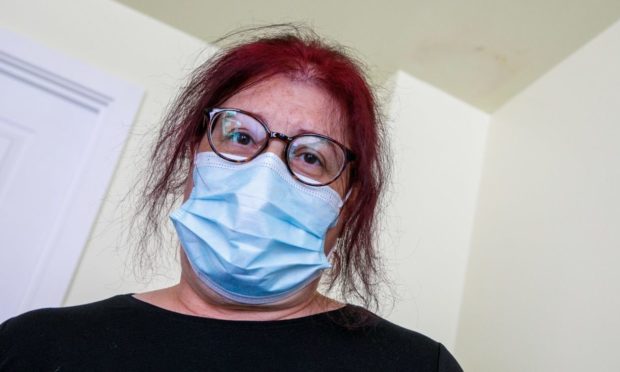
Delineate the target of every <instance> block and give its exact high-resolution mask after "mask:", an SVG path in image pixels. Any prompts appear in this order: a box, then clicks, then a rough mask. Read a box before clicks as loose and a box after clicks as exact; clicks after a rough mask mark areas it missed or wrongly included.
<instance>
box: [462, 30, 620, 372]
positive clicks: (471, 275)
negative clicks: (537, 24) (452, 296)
mask: <svg viewBox="0 0 620 372" xmlns="http://www.w3.org/2000/svg"><path fill="white" fill-rule="evenodd" d="M619 66H620V22H618V23H616V24H615V25H614V26H612V27H611V28H610V29H608V30H607V31H606V32H604V33H603V34H601V35H600V36H598V37H597V38H595V39H594V40H593V41H591V42H590V43H588V44H587V45H586V46H585V47H583V48H582V49H580V50H579V51H577V52H576V53H575V54H573V55H572V56H571V57H570V58H568V59H567V60H565V61H563V62H562V63H561V64H559V65H558V66H556V67H555V68H554V69H552V70H551V71H550V72H549V73H547V74H546V75H545V76H543V77H542V78H541V79H539V80H538V81H537V82H535V83H534V84H532V85H531V86H530V87H529V88H528V89H526V90H525V91H524V92H522V93H521V94H519V95H518V96H517V97H515V98H514V99H513V100H511V101H510V102H509V103H508V104H506V105H505V106H503V107H502V108H501V109H500V110H499V111H498V112H497V113H495V114H494V115H493V117H492V120H491V126H490V132H489V141H488V146H487V150H486V155H485V165H484V171H483V178H482V183H481V188H480V202H479V205H478V210H477V217H476V228H475V233H474V239H473V244H472V255H471V258H470V266H469V268H468V274H467V282H466V290H465V294H464V299H465V301H464V304H463V310H462V313H461V320H460V328H459V336H458V340H457V348H456V351H457V353H458V355H460V356H461V362H462V363H463V365H464V367H465V369H466V370H470V371H479V372H485V371H488V372H496V371H502V372H510V371H515V372H517V371H519V372H522V371H527V372H536V371H541V372H542V371H546V372H547V371H562V372H570V371H575V372H577V371H597V372H603V371H609V372H611V371H620V358H618V356H617V353H618V350H619V349H620V316H619V315H618V314H620V68H619Z"/></svg>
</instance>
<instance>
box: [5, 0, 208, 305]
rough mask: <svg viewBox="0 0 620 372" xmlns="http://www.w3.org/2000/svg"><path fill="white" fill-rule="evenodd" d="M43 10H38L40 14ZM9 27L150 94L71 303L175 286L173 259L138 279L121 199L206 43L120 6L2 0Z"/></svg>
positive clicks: (101, 214)
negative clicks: (150, 277) (154, 273)
mask: <svg viewBox="0 0 620 372" xmlns="http://www.w3.org/2000/svg"><path fill="white" fill-rule="evenodd" d="M33 9H36V11H33ZM0 24H1V25H2V27H4V28H6V29H8V30H9V31H13V32H16V33H19V34H21V35H23V36H25V37H28V38H30V39H32V40H34V41H35V42H38V43H41V44H43V45H45V46H47V47H51V48H53V49H55V50H57V51H59V52H61V53H64V54H66V55H68V56H70V57H73V58H76V59H78V60H81V61H83V62H86V63H89V64H91V65H93V66H95V67H97V68H99V69H101V70H104V71H106V72H108V73H110V74H112V75H115V76H117V77H120V78H123V79H126V80H128V81H132V82H134V83H136V84H138V85H140V86H142V87H143V88H144V89H145V98H144V100H143V103H142V107H141V109H140V112H139V114H138V117H137V119H136V122H135V124H134V127H133V128H132V130H131V134H130V136H129V139H128V142H127V144H126V146H125V149H124V152H123V155H122V156H121V160H120V163H119V165H118V168H117V170H116V173H115V175H114V178H113V180H112V182H111V185H110V187H109V190H108V194H107V196H106V199H105V201H104V202H103V206H102V208H101V210H100V212H99V215H98V218H97V221H96V223H95V226H94V227H93V230H92V233H91V236H90V239H89V241H88V243H87V245H86V247H85V248H84V252H83V256H82V259H81V263H80V265H79V267H78V270H77V272H76V274H75V277H74V280H73V284H72V287H71V289H70V290H69V292H68V293H67V295H66V301H65V302H66V304H77V303H84V302H88V301H93V300H98V299H102V298H105V297H109V296H111V295H114V294H118V293H124V292H132V291H139V290H144V289H146V288H155V287H160V286H163V285H166V284H169V283H172V282H174V281H176V277H177V271H178V270H177V268H176V265H175V264H174V262H171V263H170V264H169V265H168V266H162V267H161V268H160V270H159V271H158V274H159V275H158V276H156V277H155V278H154V279H153V280H152V281H150V282H146V281H145V282H142V281H141V280H136V279H134V277H133V275H132V274H133V273H132V270H131V269H130V268H129V267H130V263H129V262H128V261H127V260H126V258H127V254H128V252H129V249H128V248H129V247H127V246H126V244H124V241H123V239H122V238H121V237H122V236H124V234H125V232H126V229H125V226H126V222H127V218H128V216H129V215H130V211H131V209H132V205H131V204H130V203H127V202H124V201H122V199H123V198H124V197H125V195H126V193H127V190H130V189H131V186H132V185H133V182H135V180H136V178H135V177H136V173H137V171H139V170H141V169H142V168H143V166H144V156H145V154H146V153H147V151H145V149H146V148H148V146H149V140H150V138H151V136H152V134H153V133H155V132H156V131H157V128H158V125H159V123H160V119H161V116H162V112H163V110H164V109H165V108H166V105H167V104H168V102H169V100H170V99H171V97H172V96H173V95H174V94H175V93H176V91H177V89H178V87H179V85H180V82H181V81H182V79H183V78H184V76H185V75H186V74H187V73H189V71H191V69H192V67H193V66H194V65H195V64H196V63H198V62H200V61H202V60H204V59H205V58H206V57H207V55H208V53H209V52H208V50H206V49H205V48H206V45H205V43H204V42H202V41H200V40H197V39H195V38H193V37H190V36H188V35H186V34H183V33H182V32H179V31H177V30H176V29H173V28H171V27H169V26H167V25H164V24H162V23H160V22H158V21H155V20H152V19H150V18H147V17H146V16H144V15H142V14H140V13H138V12H135V11H133V10H131V9H129V8H126V7H124V6H122V5H119V4H118V3H115V2H113V1H95V0H82V1H70V0H57V1H43V0H42V1H35V0H29V1H2V2H1V3H0Z"/></svg>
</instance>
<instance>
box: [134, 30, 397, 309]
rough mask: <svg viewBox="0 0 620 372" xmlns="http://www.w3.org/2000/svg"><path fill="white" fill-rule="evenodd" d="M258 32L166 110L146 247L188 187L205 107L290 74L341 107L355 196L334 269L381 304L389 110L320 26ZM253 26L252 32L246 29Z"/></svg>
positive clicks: (333, 274) (363, 298)
mask: <svg viewBox="0 0 620 372" xmlns="http://www.w3.org/2000/svg"><path fill="white" fill-rule="evenodd" d="M257 32H258V33H260V34H261V36H258V37H257V36H254V37H253V38H252V39H250V40H247V39H246V40H245V41H243V42H241V43H237V44H234V45H233V46H229V47H227V48H224V49H221V50H220V51H219V52H218V53H216V54H215V55H214V56H213V57H211V58H210V59H209V60H208V61H207V62H206V63H205V64H203V65H202V66H201V67H199V68H198V69H197V70H196V71H195V72H194V73H193V75H192V76H191V78H190V80H189V83H188V84H187V85H186V86H185V87H184V89H183V90H182V92H181V94H180V95H179V96H178V97H177V99H176V101H175V102H174V103H173V105H172V107H171V108H170V110H169V113H168V115H167V116H166V118H165V121H164V125H163V127H162V128H161V131H160V133H159V137H158V139H157V142H156V145H155V147H154V150H153V153H152V155H151V159H150V165H149V168H148V171H147V175H146V184H145V192H144V194H143V195H144V199H143V203H142V204H140V208H139V213H141V214H142V215H143V216H144V217H145V219H146V222H147V223H146V229H144V230H143V231H142V235H141V236H142V239H141V240H140V242H141V244H140V251H139V252H138V253H139V254H140V256H141V258H142V259H143V261H144V258H145V257H146V258H150V257H151V256H152V255H153V251H150V252H149V251H148V250H149V247H150V249H152V247H153V246H152V245H149V244H148V240H150V238H152V237H153V236H157V235H156V234H158V233H159V231H160V223H161V221H162V220H163V218H162V217H163V216H164V215H165V214H167V213H169V211H170V208H171V206H172V204H173V203H174V201H175V199H176V200H178V198H179V197H180V195H182V191H183V187H184V184H185V182H186V179H187V176H188V175H189V174H190V170H191V169H190V167H191V160H192V155H193V151H194V149H195V148H196V147H197V146H198V144H199V143H200V141H201V140H202V138H203V135H204V132H203V128H202V125H201V123H202V119H203V109H204V108H206V107H216V106H218V105H219V104H221V103H222V102H223V101H225V100H226V99H227V98H229V97H231V96H232V95H234V94H235V93H237V92H239V91H240V90H242V89H243V88H246V87H248V86H249V85H251V84H255V83H257V82H259V81H262V80H265V79H267V78H269V77H271V76H274V75H278V74H282V75H285V76H288V77H290V78H291V79H294V80H302V81H307V82H309V83H312V84H316V85H317V86H319V87H321V88H323V89H324V90H325V91H326V92H328V93H329V94H330V95H331V97H332V98H333V99H334V100H335V102H336V103H337V105H338V106H339V107H340V110H341V113H342V115H343V116H344V117H343V120H344V123H345V127H344V128H342V129H343V130H344V134H345V136H346V138H347V141H348V147H349V148H350V149H351V150H352V151H353V152H354V153H355V154H356V160H355V161H354V162H352V163H351V164H350V165H349V167H350V168H349V170H348V171H349V186H350V188H351V196H350V198H349V199H348V200H347V202H346V205H345V207H344V209H343V212H342V213H341V217H340V218H341V219H344V220H343V222H344V224H343V225H344V228H343V230H342V232H341V235H340V237H339V239H338V241H337V246H336V247H335V249H336V251H335V254H334V256H333V259H332V263H333V267H332V269H331V270H330V271H329V274H328V275H327V281H328V283H327V284H328V288H329V289H332V288H334V287H338V288H339V289H340V291H341V295H342V297H343V298H344V299H345V300H354V302H358V303H359V302H361V303H362V304H363V305H364V306H366V307H370V308H376V307H377V305H378V300H377V288H376V286H377V284H378V283H379V282H381V281H380V280H378V279H380V274H381V270H380V264H379V261H378V255H377V253H376V250H375V242H374V241H375V235H376V234H375V232H376V216H377V211H378V201H379V196H380V194H381V190H382V188H383V183H384V179H385V177H386V174H385V173H386V166H385V165H386V157H385V155H384V148H383V129H382V128H383V126H382V120H381V115H380V113H379V110H378V106H377V102H376V99H375V96H374V95H373V92H372V90H371V89H370V87H369V84H368V83H367V79H366V78H365V75H364V72H363V70H362V69H361V67H360V64H359V63H357V62H355V60H354V59H352V58H351V57H349V56H347V54H346V53H345V52H344V51H343V49H342V47H338V46H333V45H331V44H328V43H327V42H325V41H323V40H322V39H320V38H319V37H318V36H317V35H316V34H314V33H312V32H309V31H307V30H306V31H303V30H299V29H298V28H295V27H288V28H286V29H285V30H282V29H281V28H276V31H275V33H274V32H273V30H271V29H269V28H268V29H267V34H265V29H259V30H256V29H255V30H253V33H254V34H256V33H257ZM246 33H247V32H246Z"/></svg>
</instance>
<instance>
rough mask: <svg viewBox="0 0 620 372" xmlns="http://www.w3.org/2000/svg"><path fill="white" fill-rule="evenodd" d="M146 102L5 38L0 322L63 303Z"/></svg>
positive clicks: (0, 118)
mask: <svg viewBox="0 0 620 372" xmlns="http://www.w3.org/2000/svg"><path fill="white" fill-rule="evenodd" d="M141 96H142V92H141V89H139V88H138V87H136V86H134V85H132V84H130V83H127V82H123V81H121V80H119V79H116V78H113V77H111V76H107V75H106V74H104V73H102V72H100V71H97V70H95V69H93V68H91V67H89V66H86V65H84V64H82V63H80V62H77V61H74V60H70V59H68V58H66V57H63V56H61V55H60V54H58V53H55V52H53V51H50V50H47V49H45V48H43V47H41V46H38V45H35V44H34V43H32V42H29V41H27V40H24V39H22V38H20V37H18V36H16V35H13V34H10V33H8V32H6V31H2V30H0V293H2V295H1V296H0V301H1V303H2V306H0V320H3V319H6V318H8V317H10V316H13V315H15V314H18V313H20V312H23V311H26V310H29V309H33V308H37V307H43V306H58V305H60V304H61V302H62V298H63V296H64V294H65V291H66V290H67V288H68V285H69V282H70V280H71V277H72V275H73V272H74V270H75V267H76V264H77V262H78V260H79V257H80V253H81V251H82V248H83V247H84V244H85V242H86V240H87V238H88V234H89V231H90V228H91V226H92V224H93V222H94V219H95V216H96V213H97V210H98V209H99V207H100V204H101V202H102V200H103V199H104V196H105V191H106V189H107V185H108V183H109V180H110V178H111V176H112V174H113V171H114V168H115V165H116V162H117V160H118V157H119V155H120V151H121V149H122V144H123V143H124V141H125V138H126V136H127V134H128V130H129V128H130V126H131V123H132V122H133V118H134V116H135V114H136V111H137V109H138V106H139V102H140V99H141Z"/></svg>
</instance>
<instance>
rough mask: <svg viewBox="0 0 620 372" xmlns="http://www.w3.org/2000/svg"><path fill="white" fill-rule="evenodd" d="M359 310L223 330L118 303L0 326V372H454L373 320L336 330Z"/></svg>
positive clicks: (205, 321)
mask: <svg viewBox="0 0 620 372" xmlns="http://www.w3.org/2000/svg"><path fill="white" fill-rule="evenodd" d="M360 310H361V311H365V310H363V309H361V308H359V307H356V306H352V305H347V306H345V307H344V308H342V309H339V310H334V311H330V312H327V313H321V314H316V315H311V316H307V317H303V318H297V319H287V320H276V321H231V320H219V319H211V318H202V317H197V316H190V315H184V314H179V313H175V312H172V311H168V310H164V309H161V308H159V307H156V306H153V305H150V304H148V303H146V302H143V301H140V300H138V299H135V298H134V297H133V296H131V295H120V296H115V297H112V298H110V299H107V300H104V301H100V302H95V303H92V304H87V305H81V306H74V307H66V308H57V309H42V310H36V311H31V312H28V313H25V314H23V315H20V316H18V317H15V318H12V319H9V320H8V321H6V322H4V323H3V324H2V325H0V371H382V372H388V371H419V372H426V371H429V372H430V371H433V372H436V371H441V372H458V371H461V368H460V367H459V365H458V364H457V362H456V361H455V360H454V358H453V357H452V356H451V355H450V353H449V352H448V351H447V350H446V349H445V348H444V347H443V345H441V344H439V343H437V342H435V341H433V340H431V339H429V338H428V337H426V336H423V335H421V334H419V333H416V332H413V331H410V330H407V329H405V328H402V327H399V326H397V325H395V324H392V323H390V322H388V321H386V320H384V319H382V318H379V317H377V316H376V315H371V318H370V320H369V321H368V322H367V323H366V325H364V326H362V327H356V328H352V327H350V326H345V324H350V323H351V320H352V316H354V315H352V314H358V313H359V311H360Z"/></svg>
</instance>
